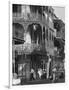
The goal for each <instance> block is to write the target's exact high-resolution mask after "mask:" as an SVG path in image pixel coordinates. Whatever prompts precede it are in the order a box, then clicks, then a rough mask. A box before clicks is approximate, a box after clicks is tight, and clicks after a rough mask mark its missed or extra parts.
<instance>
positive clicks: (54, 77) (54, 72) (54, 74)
mask: <svg viewBox="0 0 69 90" xmlns="http://www.w3.org/2000/svg"><path fill="white" fill-rule="evenodd" d="M52 72H53V81H55V79H56V67H54V68H53V70H52Z"/></svg>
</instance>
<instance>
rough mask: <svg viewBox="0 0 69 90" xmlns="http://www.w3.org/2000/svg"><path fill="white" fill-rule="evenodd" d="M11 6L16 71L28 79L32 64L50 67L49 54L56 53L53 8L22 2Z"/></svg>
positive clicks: (14, 69) (13, 57) (36, 66)
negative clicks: (48, 65)
mask: <svg viewBox="0 0 69 90" xmlns="http://www.w3.org/2000/svg"><path fill="white" fill-rule="evenodd" d="M12 10H13V11H12V14H13V16H12V27H13V30H12V33H13V34H12V35H13V36H12V45H13V48H12V52H13V56H12V59H13V73H14V72H16V73H17V75H18V77H24V78H25V79H27V80H29V79H30V71H31V68H34V69H35V71H37V70H38V68H42V69H43V70H47V63H48V55H50V56H54V37H55V35H56V33H55V32H56V31H55V29H54V24H53V17H54V14H53V13H54V10H53V8H52V7H50V6H36V5H21V4H20V5H19V4H13V6H12ZM40 61H41V62H40ZM36 78H37V77H36Z"/></svg>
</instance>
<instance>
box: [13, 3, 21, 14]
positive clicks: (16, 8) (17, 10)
mask: <svg viewBox="0 0 69 90" xmlns="http://www.w3.org/2000/svg"><path fill="white" fill-rule="evenodd" d="M12 8H13V13H16V14H18V13H19V14H21V5H20V4H13V7H12Z"/></svg>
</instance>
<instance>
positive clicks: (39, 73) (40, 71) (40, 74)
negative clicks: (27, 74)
mask: <svg viewBox="0 0 69 90" xmlns="http://www.w3.org/2000/svg"><path fill="white" fill-rule="evenodd" d="M38 75H39V79H41V76H42V75H43V71H42V69H41V68H39V69H38Z"/></svg>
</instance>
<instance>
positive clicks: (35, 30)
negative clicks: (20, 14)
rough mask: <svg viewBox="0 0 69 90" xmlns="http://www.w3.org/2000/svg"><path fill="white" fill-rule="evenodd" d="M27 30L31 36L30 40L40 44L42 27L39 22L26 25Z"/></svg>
mask: <svg viewBox="0 0 69 90" xmlns="http://www.w3.org/2000/svg"><path fill="white" fill-rule="evenodd" d="M27 32H29V34H30V36H31V42H34V43H38V44H41V42H42V27H41V25H40V24H37V23H32V24H30V25H29V26H28V29H27Z"/></svg>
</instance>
